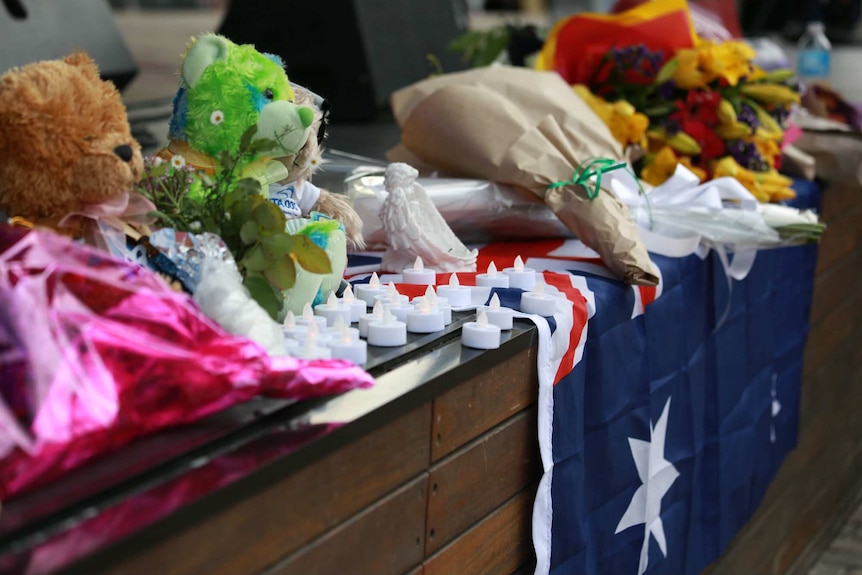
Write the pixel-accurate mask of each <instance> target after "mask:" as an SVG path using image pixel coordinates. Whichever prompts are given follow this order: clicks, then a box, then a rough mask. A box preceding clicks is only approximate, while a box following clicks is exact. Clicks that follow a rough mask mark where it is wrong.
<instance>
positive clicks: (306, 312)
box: [296, 303, 326, 333]
mask: <svg viewBox="0 0 862 575" xmlns="http://www.w3.org/2000/svg"><path fill="white" fill-rule="evenodd" d="M311 322H316V323H317V328H318V329H317V331H318V333H320V332H321V331H322V330H323V329H325V328H326V318H325V317H321V316H319V315H314V312H313V311H312V310H311V304H310V303H306V304H305V305H304V306H302V315H301V316H300V317H298V318H296V325H301V326H305V327H308V324H310V323H311Z"/></svg>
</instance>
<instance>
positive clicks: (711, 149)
mask: <svg viewBox="0 0 862 575" xmlns="http://www.w3.org/2000/svg"><path fill="white" fill-rule="evenodd" d="M681 127H682V131H683V132H685V133H686V134H688V135H689V136H691V137H692V138H694V141H696V142H697V143H698V145H699V146H700V157H701V161H702V162H703V163H706V162H708V161H709V160H712V159H715V158H720V157H722V156H724V155H725V146H724V140H722V139H721V138H720V137H719V136H718V135H717V134H716V133H715V131H714V130H713V129H712V128H710V127H709V126H707V125H706V123H704V122H702V121H700V120H698V119H695V118H691V117H690V118H689V119H688V120H685V121H683V122H682V124H681Z"/></svg>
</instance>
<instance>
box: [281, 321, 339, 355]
mask: <svg viewBox="0 0 862 575" xmlns="http://www.w3.org/2000/svg"><path fill="white" fill-rule="evenodd" d="M319 334H320V331H319V330H318V327H317V322H311V323H309V324H308V333H306V335H305V342H304V344H303V342H300V345H299V347H298V348H296V349H295V350H293V353H292V354H291V355H293V357H298V358H299V359H330V358H331V357H332V352H331V351H329V348H327V347H323V346H320V345H318V335H319Z"/></svg>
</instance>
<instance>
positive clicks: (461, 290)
mask: <svg viewBox="0 0 862 575" xmlns="http://www.w3.org/2000/svg"><path fill="white" fill-rule="evenodd" d="M471 293H472V292H471V291H470V288H469V287H467V286H462V285H461V282H459V281H458V274H452V275H451V276H449V285H446V286H437V295H439V296H441V297H445V298H446V299H447V300H449V305H451V306H452V307H453V308H456V309H457V308H459V307H470V303H471V300H472V297H471Z"/></svg>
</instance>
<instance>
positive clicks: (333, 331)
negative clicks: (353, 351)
mask: <svg viewBox="0 0 862 575" xmlns="http://www.w3.org/2000/svg"><path fill="white" fill-rule="evenodd" d="M345 329H346V330H347V333H349V334H350V337H352V338H353V339H356V340H358V339H359V330H358V329H356V328H355V327H350V326H349V325H347V322H345V321H344V318H343V317H341V316H338V317H337V318H335V323H333V324H332V326H331V327H328V328H326V329H325V330H324V331H323V334H322V335H324V336H325V337H326V344H327V345H329V343H330V342H332V341H334V340H337V339H338V338H340V337H341V335H342V333H343V332H344V330H345Z"/></svg>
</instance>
